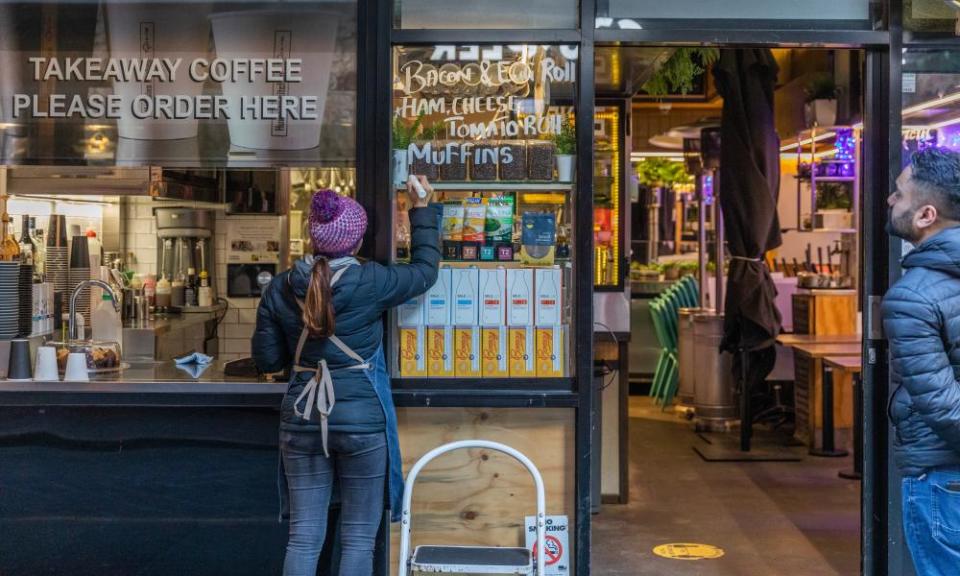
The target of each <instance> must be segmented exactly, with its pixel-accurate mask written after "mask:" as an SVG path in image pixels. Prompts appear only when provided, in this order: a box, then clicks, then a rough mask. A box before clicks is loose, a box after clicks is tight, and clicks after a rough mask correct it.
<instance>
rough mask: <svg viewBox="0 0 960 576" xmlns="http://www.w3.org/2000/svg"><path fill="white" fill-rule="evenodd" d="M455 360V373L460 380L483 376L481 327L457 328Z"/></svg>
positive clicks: (454, 335) (454, 336)
mask: <svg viewBox="0 0 960 576" xmlns="http://www.w3.org/2000/svg"><path fill="white" fill-rule="evenodd" d="M453 339H454V344H453V345H454V348H455V354H456V357H455V360H454V373H455V374H456V376H457V377H458V378H479V377H480V376H481V375H482V373H483V372H482V370H481V358H482V354H481V352H480V344H481V332H480V327H479V326H470V327H467V328H463V327H460V326H458V327H456V328H454V333H453Z"/></svg>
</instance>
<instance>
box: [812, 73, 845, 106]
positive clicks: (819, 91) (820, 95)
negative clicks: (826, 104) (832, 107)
mask: <svg viewBox="0 0 960 576" xmlns="http://www.w3.org/2000/svg"><path fill="white" fill-rule="evenodd" d="M803 94H804V96H805V98H806V101H807V102H813V101H814V100H835V99H836V98H837V97H838V96H840V88H839V87H838V86H837V82H836V81H835V80H834V79H833V76H832V75H830V74H826V73H823V74H817V75H816V76H814V77H813V78H812V79H811V80H810V81H809V82H808V83H807V85H806V86H804V87H803Z"/></svg>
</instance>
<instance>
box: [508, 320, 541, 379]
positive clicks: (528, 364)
mask: <svg viewBox="0 0 960 576" xmlns="http://www.w3.org/2000/svg"><path fill="white" fill-rule="evenodd" d="M509 335H510V345H509V347H510V376H511V377H513V378H524V377H533V376H536V375H537V367H536V341H535V340H536V338H535V333H534V328H533V327H532V326H529V327H518V328H514V327H511V328H510V332H509Z"/></svg>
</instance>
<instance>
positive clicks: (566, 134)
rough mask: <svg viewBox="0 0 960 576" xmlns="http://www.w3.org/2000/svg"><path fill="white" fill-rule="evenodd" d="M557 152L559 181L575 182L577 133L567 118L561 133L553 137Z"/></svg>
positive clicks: (561, 127) (564, 120) (562, 125)
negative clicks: (574, 161)
mask: <svg viewBox="0 0 960 576" xmlns="http://www.w3.org/2000/svg"><path fill="white" fill-rule="evenodd" d="M553 144H554V146H556V150H557V155H556V159H557V180H558V181H560V182H572V181H573V154H574V152H576V150H577V131H576V129H574V127H573V126H572V125H571V124H570V121H569V120H568V119H566V118H564V119H563V123H562V124H561V125H560V133H559V134H557V135H556V136H554V137H553Z"/></svg>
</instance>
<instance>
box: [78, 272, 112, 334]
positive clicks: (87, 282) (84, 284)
mask: <svg viewBox="0 0 960 576" xmlns="http://www.w3.org/2000/svg"><path fill="white" fill-rule="evenodd" d="M87 286H97V287H99V288H103V289H104V290H106V291H107V292H109V293H110V298H111V300H113V309H114V310H116V311H117V312H120V302H119V301H118V300H117V293H116V292H114V290H113V286H111V285H109V284H107V283H106V282H104V281H103V280H84V281H83V282H81V283H80V284H77V287H76V288H74V289H73V294H71V295H70V318H69V321H70V323H69V325H68V326H69V327H68V329H67V338H68V339H70V340H79V339H80V336H79V335H78V334H77V322H76V320H75V318H76V315H77V298H78V297H79V296H80V292H81V291H82V290H83V289H84V288H86V287H87Z"/></svg>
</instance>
